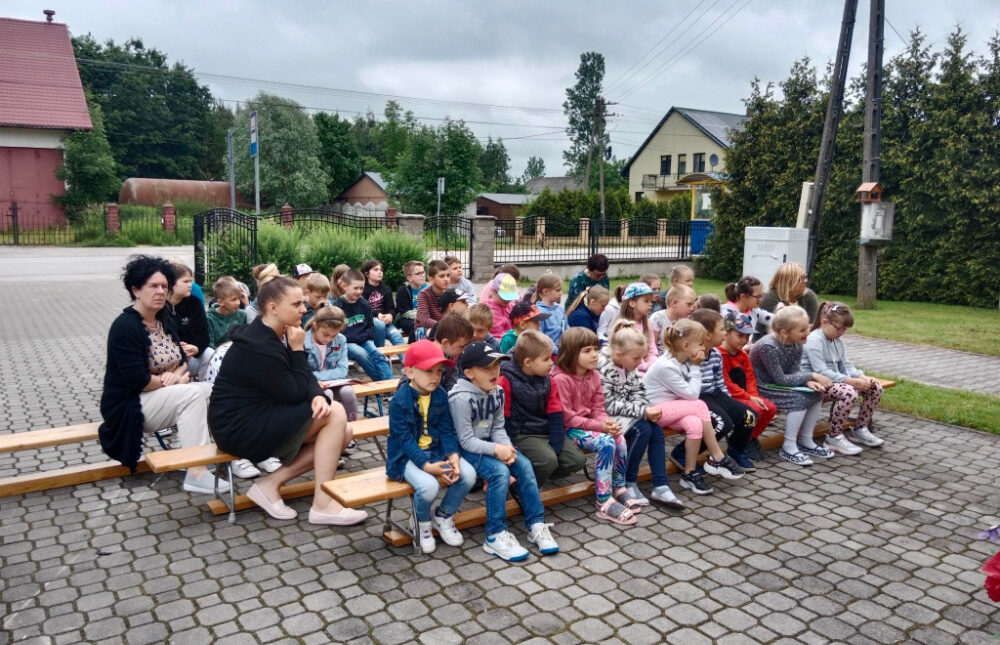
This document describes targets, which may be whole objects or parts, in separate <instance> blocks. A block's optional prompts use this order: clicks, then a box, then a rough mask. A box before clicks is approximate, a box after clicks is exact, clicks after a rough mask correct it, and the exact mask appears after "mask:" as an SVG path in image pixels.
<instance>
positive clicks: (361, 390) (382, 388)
mask: <svg viewBox="0 0 1000 645" xmlns="http://www.w3.org/2000/svg"><path fill="white" fill-rule="evenodd" d="M352 387H353V388H354V396H356V397H358V398H361V397H364V396H375V395H376V394H392V393H393V392H395V391H396V388H398V387H399V379H398V378H391V379H387V380H385V381H372V382H370V383H362V384H361V385H354V386H352Z"/></svg>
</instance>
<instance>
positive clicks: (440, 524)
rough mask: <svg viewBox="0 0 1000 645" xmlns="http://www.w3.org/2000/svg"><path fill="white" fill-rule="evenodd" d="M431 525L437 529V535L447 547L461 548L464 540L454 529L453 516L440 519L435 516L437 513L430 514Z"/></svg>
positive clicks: (438, 516)
mask: <svg viewBox="0 0 1000 645" xmlns="http://www.w3.org/2000/svg"><path fill="white" fill-rule="evenodd" d="M431 524H432V525H433V526H434V528H436V529H437V532H438V535H440V536H441V541H442V542H444V543H445V544H447V545H448V546H462V543H463V542H465V538H464V537H462V534H461V533H460V532H459V530H458V529H457V528H456V527H455V516H454V515H449V516H448V517H441V516H440V515H438V514H437V511H435V512H433V513H431Z"/></svg>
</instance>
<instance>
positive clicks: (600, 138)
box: [597, 97, 607, 233]
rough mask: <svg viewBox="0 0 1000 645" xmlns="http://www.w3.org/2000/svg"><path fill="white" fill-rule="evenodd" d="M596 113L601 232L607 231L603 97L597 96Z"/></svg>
mask: <svg viewBox="0 0 1000 645" xmlns="http://www.w3.org/2000/svg"><path fill="white" fill-rule="evenodd" d="M597 113H598V114H600V115H601V120H600V121H598V127H597V140H598V141H599V142H600V144H601V152H600V154H599V155H597V163H599V164H600V166H599V167H598V171H597V175H598V185H599V187H600V191H601V233H607V231H605V230H604V99H602V98H600V97H598V98H597Z"/></svg>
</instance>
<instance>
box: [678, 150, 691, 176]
mask: <svg viewBox="0 0 1000 645" xmlns="http://www.w3.org/2000/svg"><path fill="white" fill-rule="evenodd" d="M687 171H688V156H687V155H677V176H678V177H680V176H681V175H686V174H687Z"/></svg>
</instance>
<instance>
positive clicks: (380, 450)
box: [372, 437, 386, 461]
mask: <svg viewBox="0 0 1000 645" xmlns="http://www.w3.org/2000/svg"><path fill="white" fill-rule="evenodd" d="M372 441H374V442H375V447H376V448H378V454H379V455H381V456H382V460H383V461H385V460H386V457H385V448H383V447H382V442H381V441H379V440H378V437H372Z"/></svg>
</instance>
